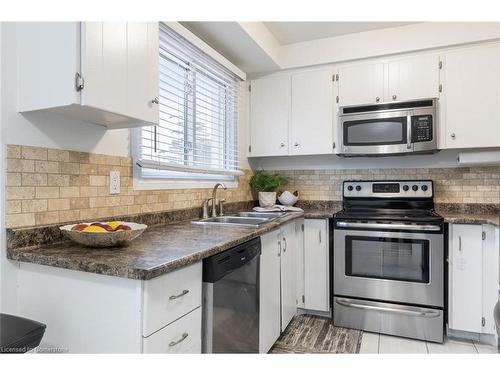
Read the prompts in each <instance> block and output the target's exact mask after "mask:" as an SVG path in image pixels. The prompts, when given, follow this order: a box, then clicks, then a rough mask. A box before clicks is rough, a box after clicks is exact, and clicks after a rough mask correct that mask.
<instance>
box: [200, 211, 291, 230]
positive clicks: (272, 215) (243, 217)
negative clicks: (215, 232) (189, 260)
mask: <svg viewBox="0 0 500 375" xmlns="http://www.w3.org/2000/svg"><path fill="white" fill-rule="evenodd" d="M283 215H284V213H280V212H238V213H236V214H231V215H227V216H217V217H209V218H208V219H200V220H193V221H192V222H191V223H193V224H203V225H233V226H239V227H249V228H257V227H259V226H260V225H262V224H265V223H269V222H270V221H272V220H275V219H277V218H279V217H281V216H283Z"/></svg>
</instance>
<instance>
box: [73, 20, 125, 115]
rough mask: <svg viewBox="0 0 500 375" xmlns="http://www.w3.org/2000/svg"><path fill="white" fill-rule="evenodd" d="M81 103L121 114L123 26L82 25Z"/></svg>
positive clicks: (123, 59) (123, 98) (97, 23)
mask: <svg viewBox="0 0 500 375" xmlns="http://www.w3.org/2000/svg"><path fill="white" fill-rule="evenodd" d="M81 48H82V52H81V53H82V57H81V59H82V67H81V68H82V75H83V77H84V79H85V88H84V89H83V90H82V104H83V105H86V106H90V107H93V108H98V109H102V110H105V111H110V112H113V113H116V114H124V113H126V109H127V89H128V86H127V73H128V71H127V23H126V22H83V23H82V47H81Z"/></svg>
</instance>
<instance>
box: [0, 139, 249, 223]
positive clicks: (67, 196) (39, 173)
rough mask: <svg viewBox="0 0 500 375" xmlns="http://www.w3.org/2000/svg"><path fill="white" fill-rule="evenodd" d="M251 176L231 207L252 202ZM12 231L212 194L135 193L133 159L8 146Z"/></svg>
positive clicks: (167, 206) (242, 180)
mask: <svg viewBox="0 0 500 375" xmlns="http://www.w3.org/2000/svg"><path fill="white" fill-rule="evenodd" d="M111 170H115V171H119V172H120V177H121V187H120V191H121V193H120V194H113V195H111V194H109V172H110V171H111ZM250 176H251V171H245V175H243V176H240V177H239V183H238V188H228V190H227V191H224V192H223V193H222V194H223V195H222V197H223V198H224V199H225V200H226V201H227V202H244V201H250V200H252V199H253V198H252V194H251V191H250V187H249V185H248V181H249V179H250ZM5 189H6V192H5V195H6V210H5V211H6V216H5V218H6V227H7V228H19V227H30V226H38V225H48V224H58V223H66V222H74V221H84V220H92V219H98V218H103V217H111V216H124V215H134V214H142V213H150V212H160V211H169V210H175V209H183V208H192V207H200V206H201V204H202V201H203V200H204V199H206V198H208V197H209V196H210V194H211V189H206V188H203V189H201V188H200V189H198V188H195V189H175V190H174V189H168V190H134V189H133V186H132V159H131V158H129V157H120V156H111V155H101V154H92V153H86V152H77V151H66V150H57V149H47V148H42V147H31V146H18V145H7V146H6V188H5Z"/></svg>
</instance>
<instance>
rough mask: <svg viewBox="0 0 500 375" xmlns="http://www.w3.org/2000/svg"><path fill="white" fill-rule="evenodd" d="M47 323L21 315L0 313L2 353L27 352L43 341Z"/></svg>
mask: <svg viewBox="0 0 500 375" xmlns="http://www.w3.org/2000/svg"><path fill="white" fill-rule="evenodd" d="M45 327H46V325H45V324H43V323H39V322H36V321H34V320H30V319H26V318H21V317H19V316H14V315H8V314H0V353H26V352H27V351H30V350H31V349H34V348H36V347H37V346H38V345H40V341H42V337H43V334H44V333H45Z"/></svg>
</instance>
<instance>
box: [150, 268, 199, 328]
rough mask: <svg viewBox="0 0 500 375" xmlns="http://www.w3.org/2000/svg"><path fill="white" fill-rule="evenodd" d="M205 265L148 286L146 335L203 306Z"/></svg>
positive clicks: (160, 278) (151, 282) (175, 272)
mask: <svg viewBox="0 0 500 375" xmlns="http://www.w3.org/2000/svg"><path fill="white" fill-rule="evenodd" d="M201 275H202V268H201V262H198V263H195V264H193V265H190V266H187V267H185V268H181V269H180V270H177V271H174V272H171V273H168V274H166V275H163V276H160V277H157V278H155V279H152V280H148V281H146V282H145V283H144V325H143V336H144V337H147V336H149V335H151V334H152V333H153V332H155V331H158V330H159V329H160V328H163V327H165V326H166V325H167V324H169V323H171V322H173V321H174V320H176V319H178V318H180V317H181V316H183V315H185V314H187V313H188V312H190V311H192V310H194V309H195V308H197V307H199V306H201V285H202V278H201Z"/></svg>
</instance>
